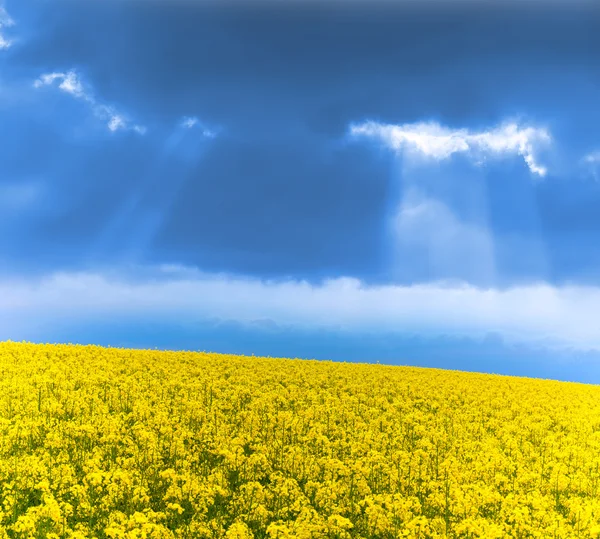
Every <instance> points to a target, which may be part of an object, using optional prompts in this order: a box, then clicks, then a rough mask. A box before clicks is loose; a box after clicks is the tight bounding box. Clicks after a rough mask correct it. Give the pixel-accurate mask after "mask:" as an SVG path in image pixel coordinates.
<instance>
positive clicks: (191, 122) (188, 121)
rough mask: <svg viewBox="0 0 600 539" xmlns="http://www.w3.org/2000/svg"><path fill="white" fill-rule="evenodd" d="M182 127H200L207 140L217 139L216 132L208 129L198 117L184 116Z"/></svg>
mask: <svg viewBox="0 0 600 539" xmlns="http://www.w3.org/2000/svg"><path fill="white" fill-rule="evenodd" d="M180 125H181V127H184V128H185V129H192V128H193V127H199V128H200V129H201V130H202V135H204V136H205V137H206V138H215V137H216V136H217V133H216V131H214V130H212V129H209V128H208V127H206V126H205V125H204V124H203V123H201V122H200V120H199V119H198V118H197V117H196V116H184V118H183V119H182V120H181V124H180Z"/></svg>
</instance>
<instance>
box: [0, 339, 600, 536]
mask: <svg viewBox="0 0 600 539" xmlns="http://www.w3.org/2000/svg"><path fill="white" fill-rule="evenodd" d="M442 537H452V538H465V539H466V538H485V539H503V538H509V537H510V538H536V537H539V538H550V537H552V538H564V539H569V538H576V537H577V538H600V387H598V386H591V385H584V384H574V383H562V382H554V381H544V380H534V379H525V378H514V377H504V376H496V375H484V374H473V373H460V372H453V371H442V370H436V369H419V368H409V367H391V366H382V365H359V364H345V363H332V362H317V361H302V360H285V359H273V358H258V357H239V356H228V355H220V354H204V353H193V352H159V351H155V350H137V351H136V350H126V349H111V348H102V347H97V346H71V345H34V344H28V343H12V342H6V343H0V539H7V538H11V539H13V538H22V539H25V538H28V539H29V538H48V539H63V538H65V539H66V538H70V539H84V538H85V539H91V538H108V539H141V538H148V539H150V538H154V539H167V538H169V539H171V538H207V539H209V538H210V539H220V538H224V539H316V538H331V539H334V538H335V539H351V538H356V539H367V538H373V539H375V538H377V539H388V538H389V539H395V538H409V539H416V538H420V539H427V538H431V539H434V538H442Z"/></svg>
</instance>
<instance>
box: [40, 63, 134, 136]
mask: <svg viewBox="0 0 600 539" xmlns="http://www.w3.org/2000/svg"><path fill="white" fill-rule="evenodd" d="M57 81H58V82H59V84H58V89H59V90H61V91H63V92H65V93H67V94H70V95H72V96H73V97H75V98H77V99H80V100H82V101H85V102H86V103H88V104H89V105H90V106H91V108H92V111H93V113H94V115H95V116H96V117H97V118H99V119H101V120H104V121H105V122H106V127H107V128H108V129H109V131H111V132H113V133H114V132H115V131H120V130H132V131H135V132H137V133H139V134H142V135H143V134H144V133H145V132H146V128H145V127H144V126H140V125H136V124H131V123H130V122H129V120H128V119H127V118H126V117H125V116H123V115H122V114H121V113H119V112H117V111H116V110H115V108H114V107H112V106H110V105H106V104H104V103H100V102H98V100H97V99H96V98H95V97H94V95H93V93H92V92H91V90H86V88H85V86H84V84H83V83H82V81H81V78H80V76H79V75H78V73H77V72H76V71H75V70H74V69H72V70H70V71H68V72H66V73H62V72H54V73H45V74H43V75H41V76H40V77H39V78H38V79H37V80H36V81H35V82H34V83H33V86H34V87H35V88H42V87H44V86H54V84H55V83H56V82H57Z"/></svg>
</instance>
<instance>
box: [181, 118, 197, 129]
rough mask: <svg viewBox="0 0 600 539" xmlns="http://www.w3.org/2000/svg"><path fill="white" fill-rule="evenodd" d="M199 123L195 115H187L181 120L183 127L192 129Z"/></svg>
mask: <svg viewBox="0 0 600 539" xmlns="http://www.w3.org/2000/svg"><path fill="white" fill-rule="evenodd" d="M197 123H198V118H196V117H195V116H194V117H189V116H186V117H185V118H184V119H183V120H182V121H181V126H182V127H187V128H188V129H191V128H192V127H194V126H195V125H196V124H197Z"/></svg>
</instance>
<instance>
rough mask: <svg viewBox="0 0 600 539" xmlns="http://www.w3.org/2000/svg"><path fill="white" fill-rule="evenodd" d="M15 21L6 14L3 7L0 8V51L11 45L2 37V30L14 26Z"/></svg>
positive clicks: (9, 41) (10, 41)
mask: <svg viewBox="0 0 600 539" xmlns="http://www.w3.org/2000/svg"><path fill="white" fill-rule="evenodd" d="M14 24H15V21H13V20H12V18H11V17H10V15H9V14H8V13H7V12H6V9H4V7H2V6H0V50H3V49H8V48H9V47H10V46H11V45H12V40H10V39H8V38H7V37H5V36H4V31H3V30H4V28H10V27H11V26H14Z"/></svg>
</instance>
